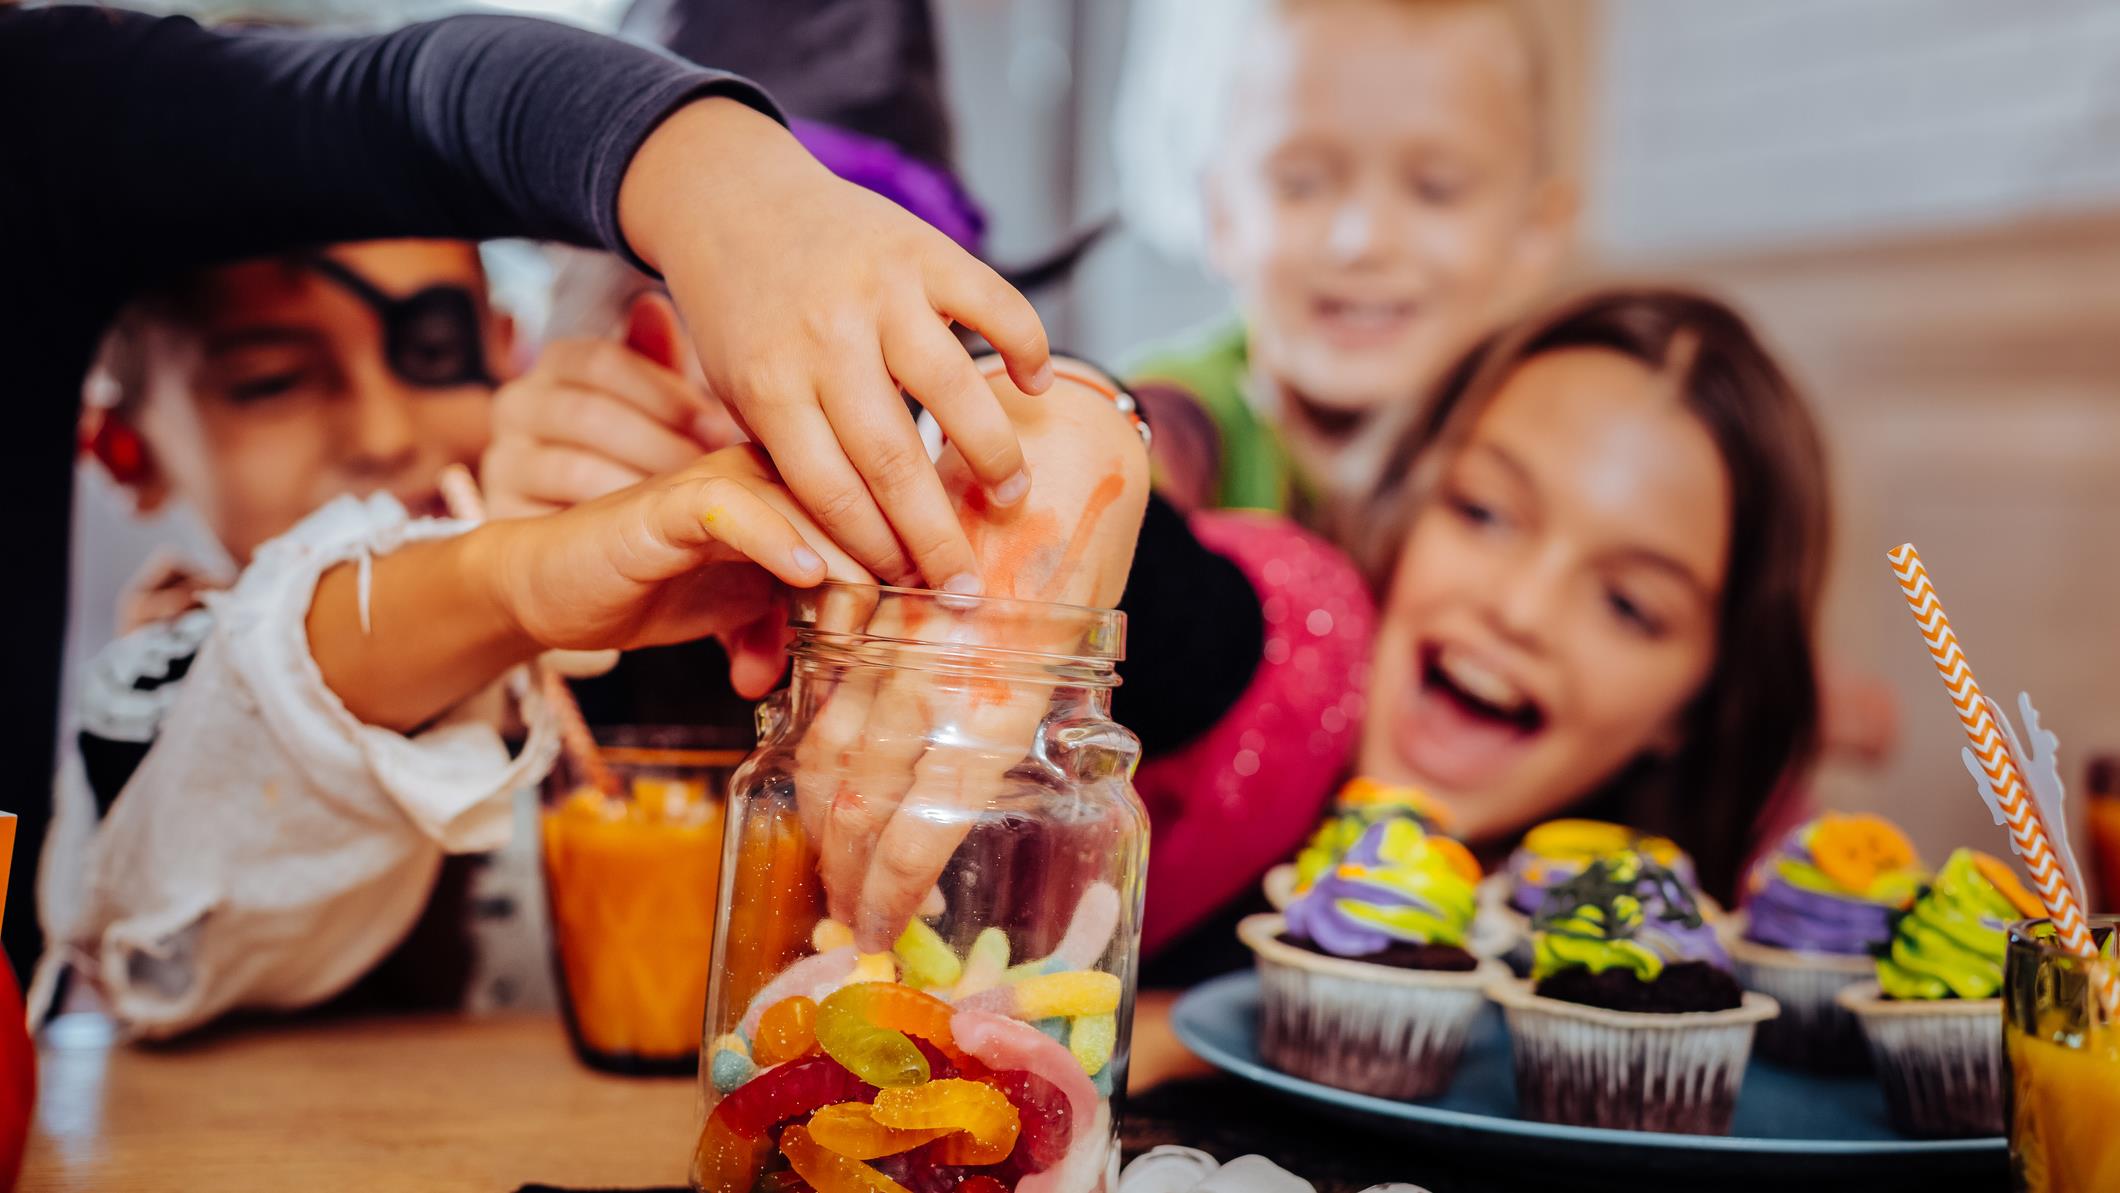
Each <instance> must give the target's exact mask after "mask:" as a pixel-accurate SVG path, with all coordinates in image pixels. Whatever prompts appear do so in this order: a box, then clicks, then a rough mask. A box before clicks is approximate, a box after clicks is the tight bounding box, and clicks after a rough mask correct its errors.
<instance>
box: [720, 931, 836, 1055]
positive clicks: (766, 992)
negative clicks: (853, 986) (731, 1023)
mask: <svg viewBox="0 0 2120 1193" xmlns="http://www.w3.org/2000/svg"><path fill="white" fill-rule="evenodd" d="M853 970H854V949H853V946H851V945H849V946H847V947H846V948H844V949H833V950H832V951H830V952H828V953H818V954H816V955H815V956H811V957H804V958H803V959H802V960H800V961H797V962H796V963H795V964H793V965H790V966H788V967H787V968H786V969H783V970H781V971H780V976H779V977H776V978H774V979H773V980H772V981H770V982H767V983H766V984H765V986H764V988H762V989H761V990H759V992H758V993H757V994H755V995H752V996H751V1005H750V1006H748V1007H745V1008H744V1012H743V1019H742V1021H741V1022H739V1023H738V1024H737V1027H736V1030H737V1031H738V1032H740V1033H741V1034H743V1035H744V1036H746V1037H748V1038H751V1039H756V1038H757V1037H758V1020H759V1019H760V1018H761V1017H762V1016H764V1015H765V1013H766V1008H767V1007H770V1006H772V1005H773V1004H774V1003H776V1002H779V1001H780V1000H781V999H783V998H788V997H790V996H792V995H796V994H807V995H809V996H810V997H812V998H819V997H822V994H821V993H819V992H818V987H820V986H822V987H824V988H825V990H826V991H827V992H828V991H830V990H831V989H832V988H833V987H836V986H837V985H838V984H839V983H840V982H841V981H842V980H843V979H844V978H845V977H846V976H847V975H848V974H849V973H852V972H853Z"/></svg>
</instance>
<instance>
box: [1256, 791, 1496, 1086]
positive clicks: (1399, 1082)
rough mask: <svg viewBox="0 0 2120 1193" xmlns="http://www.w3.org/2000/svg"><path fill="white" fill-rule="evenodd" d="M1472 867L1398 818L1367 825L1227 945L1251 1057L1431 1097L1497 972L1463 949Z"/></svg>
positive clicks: (1459, 852) (1449, 1071)
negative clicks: (1298, 889)
mask: <svg viewBox="0 0 2120 1193" xmlns="http://www.w3.org/2000/svg"><path fill="white" fill-rule="evenodd" d="M1479 873H1480V870H1479V863H1478V862H1476V861H1474V860H1473V858H1472V854H1471V853H1470V852H1469V851H1467V850H1466V848H1465V847H1464V846H1463V845H1460V844H1458V843H1457V842H1456V841H1453V840H1451V839H1450V838H1448V837H1443V836H1437V835H1434V834H1431V833H1428V832H1426V831H1424V830H1423V829H1422V828H1421V826H1420V824H1419V823H1418V822H1417V821H1415V820H1413V819H1411V818H1392V819H1387V820H1384V821H1381V822H1379V823H1376V824H1373V825H1371V826H1369V827H1368V828H1367V829H1365V830H1364V831H1363V832H1362V834H1361V836H1360V837H1359V838H1357V839H1356V841H1355V843H1354V845H1353V847H1352V848H1350V849H1349V850H1347V852H1346V853H1345V854H1344V855H1343V856H1342V857H1341V858H1340V859H1339V861H1338V862H1337V863H1336V864H1335V865H1333V867H1332V868H1331V869H1330V870H1327V871H1326V872H1324V873H1322V874H1320V875H1319V876H1318V877H1317V879H1316V881H1315V882H1313V883H1312V884H1311V885H1310V887H1309V889H1307V890H1306V891H1304V892H1303V894H1302V895H1300V896H1299V897H1297V898H1296V899H1295V900H1294V901H1293V902H1292V903H1290V904H1289V906H1288V911H1287V915H1286V917H1285V918H1284V917H1283V916H1279V915H1256V916H1251V917H1249V918H1247V919H1246V920H1245V921H1244V922H1243V923H1242V924H1240V925H1239V926H1238V929H1237V933H1238V935H1239V937H1241V938H1242V939H1243V941H1244V943H1245V944H1246V945H1249V946H1250V947H1251V950H1252V952H1253V953H1254V954H1255V955H1256V957H1257V961H1258V967H1259V987H1260V998H1261V1002H1262V1009H1261V1018H1260V1029H1259V1051H1260V1054H1261V1055H1262V1056H1264V1057H1265V1059H1266V1062H1267V1063H1268V1064H1270V1065H1272V1066H1274V1067H1275V1068H1277V1069H1280V1070H1281V1071H1283V1072H1285V1073H1290V1074H1293V1075H1294V1076H1297V1077H1302V1078H1305V1079H1307V1080H1310V1081H1317V1082H1321V1083H1323V1084H1326V1085H1332V1086H1337V1087H1339V1088H1341V1089H1348V1090H1355V1091H1357V1092H1360V1093H1365V1094H1376V1095H1378V1096H1380V1097H1387V1098H1422V1097H1428V1096H1431V1095H1433V1094H1436V1093H1440V1092H1441V1091H1442V1090H1443V1089H1444V1088H1446V1087H1447V1086H1448V1085H1449V1084H1450V1080H1451V1078H1452V1077H1453V1076H1455V1075H1456V1072H1457V1064H1458V1060H1459V1058H1460V1057H1461V1056H1462V1055H1463V1053H1464V1049H1465V1040H1466V1038H1467V1036H1468V1035H1469V1034H1470V1033H1471V1030H1472V1024H1473V1022H1474V1021H1475V1020H1476V1019H1477V1018H1478V1017H1479V1012H1480V1006H1481V1003H1482V996H1481V991H1482V989H1483V988H1484V987H1485V986H1486V985H1487V984H1488V983H1489V982H1491V981H1494V980H1495V979H1497V978H1499V977H1502V976H1504V973H1505V971H1504V970H1503V969H1502V967H1501V965H1500V964H1498V963H1497V962H1495V961H1492V960H1483V959H1481V958H1479V957H1475V956H1474V955H1473V954H1472V953H1470V952H1468V951H1467V950H1466V948H1465V945H1466V942H1467V936H1468V934H1469V932H1470V930H1471V927H1472V920H1473V913H1474V909H1475V903H1476V899H1475V896H1474V885H1475V884H1476V883H1477V882H1478V880H1479Z"/></svg>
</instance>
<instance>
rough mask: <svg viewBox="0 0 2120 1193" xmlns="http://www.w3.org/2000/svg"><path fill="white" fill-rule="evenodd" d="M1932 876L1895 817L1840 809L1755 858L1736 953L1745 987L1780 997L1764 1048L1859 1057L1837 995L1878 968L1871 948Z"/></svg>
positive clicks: (1831, 1066)
mask: <svg viewBox="0 0 2120 1193" xmlns="http://www.w3.org/2000/svg"><path fill="white" fill-rule="evenodd" d="M1926 878H1927V872H1926V871H1924V870H1923V869H1922V867H1921V862H1920V859H1919V858H1918V857H1916V856H1915V853H1914V846H1913V843H1912V842H1910V841H1908V840H1907V837H1906V834H1905V833H1902V832H1900V831H1899V829H1898V827H1897V826H1895V825H1894V824H1892V822H1890V821H1888V820H1886V819H1884V818H1883V817H1880V816H1869V815H1843V814H1840V813H1836V812H1828V813H1826V814H1825V815H1823V816H1820V817H1818V818H1817V819H1816V820H1813V821H1811V822H1809V823H1807V824H1804V825H1802V826H1801V827H1799V828H1796V829H1794V830H1793V831H1791V832H1790V833H1789V835H1788V836H1787V837H1785V838H1783V839H1782V841H1781V843H1780V844H1779V845H1778V846H1776V847H1775V849H1774V851H1773V852H1772V853H1769V854H1768V855H1766V856H1765V857H1763V858H1761V859H1760V860H1759V861H1758V862H1757V863H1755V864H1754V865H1753V867H1752V871H1751V873H1750V874H1749V875H1748V876H1747V878H1746V880H1745V900H1746V901H1745V910H1744V914H1743V920H1742V928H1741V929H1740V930H1739V931H1737V932H1734V933H1733V934H1732V935H1733V939H1732V940H1731V941H1730V956H1731V959H1732V960H1733V961H1735V962H1736V965H1737V977H1738V980H1739V981H1741V982H1743V983H1744V985H1745V988H1746V989H1748V990H1757V991H1759V992H1761V993H1763V994H1769V995H1772V996H1773V997H1774V1000H1775V1001H1776V1002H1779V1003H1780V1004H1781V1015H1780V1016H1779V1017H1778V1018H1776V1019H1773V1020H1771V1021H1769V1022H1767V1023H1764V1024H1762V1025H1761V1026H1760V1029H1759V1041H1758V1047H1759V1052H1760V1055H1762V1056H1764V1057H1766V1058H1767V1059H1769V1060H1774V1061H1778V1062H1781V1063H1783V1064H1790V1065H1796V1066H1799V1067H1802V1068H1808V1069H1819V1070H1848V1069H1859V1068H1861V1067H1862V1066H1863V1064H1864V1063H1865V1062H1866V1061H1867V1059H1868V1055H1869V1054H1868V1051H1867V1050H1866V1049H1865V1048H1864V1047H1863V1043H1862V1029H1861V1028H1860V1027H1859V1026H1857V1025H1856V1022H1855V1018H1854V1016H1852V1015H1850V1014H1849V1013H1848V1012H1847V1011H1845V1010H1843V1009H1841V1007H1840V1005H1839V1004H1838V1003H1837V1002H1836V1001H1835V999H1836V998H1837V997H1838V996H1839V994H1840V992H1841V991H1842V990H1844V989H1846V988H1848V987H1849V986H1854V985H1859V984H1861V983H1862V982H1863V981H1864V980H1865V979H1867V978H1869V977H1870V976H1871V975H1872V972H1873V970H1874V968H1875V962H1874V958H1873V954H1875V953H1877V952H1879V951H1881V950H1882V949H1883V947H1884V946H1885V944H1886V943H1887V942H1889V941H1890V940H1891V939H1892V924H1893V921H1894V920H1895V919H1896V918H1897V917H1898V916H1899V915H1900V914H1901V913H1903V912H1904V911H1905V910H1906V909H1907V908H1908V907H1909V906H1911V905H1912V904H1913V902H1914V896H1915V895H1916V894H1917V893H1918V892H1919V891H1920V889H1921V885H1922V883H1923V882H1924V881H1925V880H1926Z"/></svg>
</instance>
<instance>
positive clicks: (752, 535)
mask: <svg viewBox="0 0 2120 1193" xmlns="http://www.w3.org/2000/svg"><path fill="white" fill-rule="evenodd" d="M645 521H646V524H647V526H648V528H649V530H650V533H651V534H653V535H654V536H655V537H656V538H657V539H659V540H660V541H661V542H663V543H666V544H668V545H669V546H671V547H674V548H677V549H678V550H679V551H681V552H683V551H690V552H697V551H698V550H699V549H700V548H703V547H706V546H709V545H710V544H720V545H722V546H726V547H727V548H729V549H730V550H732V551H734V552H736V553H737V554H739V555H741V556H743V557H744V558H746V559H749V560H751V561H752V562H754V563H756V564H758V565H759V566H760V567H762V568H764V569H766V570H767V571H768V572H771V573H772V574H773V575H774V577H775V578H776V579H778V580H780V581H781V582H782V583H783V584H788V585H792V586H793V587H796V588H808V587H810V586H812V585H814V584H817V583H819V582H821V581H822V580H823V579H824V576H825V567H824V557H823V556H821V555H819V554H818V553H817V552H816V551H815V550H813V549H812V548H811V546H810V544H809V541H808V540H807V539H805V538H803V536H802V532H801V531H799V530H797V529H796V528H795V524H794V523H793V522H790V521H789V520H788V519H787V518H786V517H784V516H782V514H781V512H780V511H779V510H777V509H775V508H773V506H772V504H771V503H770V502H768V501H766V500H765V498H764V497H762V496H761V495H760V494H759V493H758V492H757V491H755V490H754V489H753V488H752V487H751V486H750V485H749V484H746V483H745V482H744V481H742V480H740V479H738V478H735V477H730V476H721V475H715V476H706V477H687V478H683V479H680V480H678V481H677V482H675V483H673V484H672V485H671V486H670V487H669V488H667V489H665V490H663V492H662V493H661V494H659V495H658V499H657V500H656V501H655V503H654V506H653V508H652V509H651V510H650V511H649V513H648V515H647V517H646V519H645ZM673 574H674V573H673Z"/></svg>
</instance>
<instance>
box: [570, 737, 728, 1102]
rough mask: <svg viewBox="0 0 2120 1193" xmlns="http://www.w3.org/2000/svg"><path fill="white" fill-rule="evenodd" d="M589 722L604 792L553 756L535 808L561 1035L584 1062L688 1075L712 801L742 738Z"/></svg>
mask: <svg viewBox="0 0 2120 1193" xmlns="http://www.w3.org/2000/svg"><path fill="white" fill-rule="evenodd" d="M595 732H596V737H597V743H598V745H599V747H600V750H599V752H600V754H601V755H602V758H603V760H604V763H605V765H606V766H608V767H609V768H610V771H611V772H612V775H613V777H614V778H615V779H616V780H617V782H616V783H615V787H616V788H617V790H615V791H608V792H607V791H603V790H600V789H599V788H597V787H596V786H595V785H593V784H592V783H590V782H588V781H587V779H586V777H585V776H584V775H582V774H581V773H580V772H579V771H578V770H577V769H576V768H575V767H574V766H573V764H572V763H571V761H570V760H569V759H567V758H564V757H562V759H561V760H560V762H559V764H558V765H557V766H555V767H554V769H553V772H552V774H551V775H550V776H549V777H548V778H547V779H546V780H545V784H544V790H543V800H542V811H541V814H540V817H539V821H540V830H541V839H542V846H543V849H542V852H543V855H544V876H545V897H546V904H547V907H548V909H549V912H550V930H551V941H552V955H553V968H554V969H555V971H556V972H557V975H558V979H559V988H560V1000H561V1005H562V1006H563V1007H564V1009H565V1013H566V1020H567V1033H568V1036H569V1037H570V1038H571V1039H572V1040H573V1042H574V1048H575V1051H576V1053H577V1054H578V1055H580V1057H581V1058H582V1060H583V1061H584V1062H585V1063H587V1064H588V1065H590V1066H591V1067H593V1068H597V1069H602V1070H605V1071H607V1072H614V1073H629V1074H690V1073H692V1072H694V1071H696V1070H697V1068H698V1066H699V1038H700V1027H701V1023H702V1021H703V1018H704V1015H705V1011H706V999H707V976H708V973H709V968H710V963H711V961H712V958H713V949H714V905H715V899H716V897H717V895H718V894H719V891H720V886H721V846H722V841H721V828H722V801H723V798H724V796H725V795H726V793H727V788H728V779H729V775H730V773H731V772H733V771H734V770H735V769H736V766H737V764H739V763H740V762H742V761H743V758H744V755H745V754H746V753H747V752H748V751H749V749H750V745H751V738H750V736H749V735H747V734H746V735H743V736H742V737H741V738H740V739H739V738H738V737H736V736H735V735H732V734H731V733H730V732H729V731H727V730H708V729H690V728H670V727H651V726H625V727H618V728H612V729H603V728H599V729H597V730H596V731H595Z"/></svg>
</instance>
